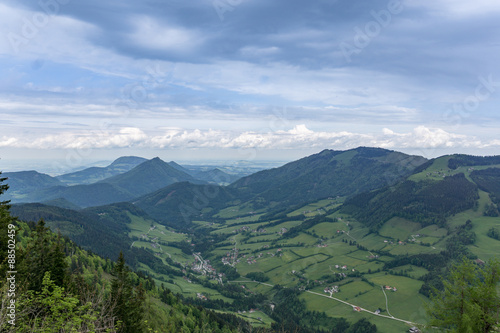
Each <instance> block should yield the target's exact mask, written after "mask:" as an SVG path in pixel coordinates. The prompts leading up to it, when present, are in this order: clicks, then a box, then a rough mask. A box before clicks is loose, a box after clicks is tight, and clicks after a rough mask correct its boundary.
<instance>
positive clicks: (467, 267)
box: [427, 259, 500, 333]
mask: <svg viewBox="0 0 500 333" xmlns="http://www.w3.org/2000/svg"><path fill="white" fill-rule="evenodd" d="M499 282H500V262H499V261H491V262H489V263H488V264H487V265H486V266H484V267H480V266H478V265H475V264H474V263H473V262H472V261H470V260H468V259H463V260H462V261H461V262H459V263H457V264H455V265H453V267H452V268H451V269H450V273H449V276H448V277H447V278H446V279H443V285H444V290H442V291H439V290H434V293H433V295H432V296H431V300H432V303H431V305H429V307H428V309H427V311H428V314H429V316H430V317H431V318H432V319H431V321H430V325H431V326H437V327H440V328H444V329H447V330H448V331H450V332H457V333H465V332H471V333H472V332H474V333H478V332H492V331H493V327H494V326H495V325H497V324H498V318H499V317H500V297H499V295H498V291H497V289H496V287H497V284H498V283H499Z"/></svg>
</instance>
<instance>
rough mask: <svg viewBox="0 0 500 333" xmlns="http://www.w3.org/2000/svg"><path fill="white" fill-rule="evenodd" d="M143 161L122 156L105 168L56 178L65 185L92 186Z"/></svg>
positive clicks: (134, 157)
mask: <svg viewBox="0 0 500 333" xmlns="http://www.w3.org/2000/svg"><path fill="white" fill-rule="evenodd" d="M145 161H147V159H145V158H142V157H136V156H123V157H120V158H118V159H116V160H115V161H114V162H113V163H111V164H110V165H108V166H106V167H91V168H87V169H84V170H81V171H77V172H72V173H68V174H64V175H60V176H57V177H56V178H57V179H59V180H60V181H61V182H62V183H64V184H67V185H82V184H92V183H96V182H98V181H100V180H103V179H106V178H109V177H113V176H116V175H119V174H122V173H125V172H127V171H130V170H131V169H133V168H134V167H136V166H137V165H139V164H141V163H143V162H145Z"/></svg>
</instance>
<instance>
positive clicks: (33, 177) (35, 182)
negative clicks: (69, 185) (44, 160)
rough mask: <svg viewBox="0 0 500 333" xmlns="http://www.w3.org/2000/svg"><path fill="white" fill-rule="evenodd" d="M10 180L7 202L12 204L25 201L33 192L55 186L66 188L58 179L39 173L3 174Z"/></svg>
mask: <svg viewBox="0 0 500 333" xmlns="http://www.w3.org/2000/svg"><path fill="white" fill-rule="evenodd" d="M2 176H3V177H6V178H8V180H7V183H8V184H9V187H10V189H9V191H8V192H7V193H6V194H5V200H12V202H21V201H23V200H24V199H25V198H26V197H27V196H28V195H29V194H30V193H31V192H33V191H37V190H40V189H44V188H49V187H53V186H64V184H63V183H61V182H60V181H59V180H58V179H56V178H54V177H51V176H49V175H46V174H43V173H39V172H37V171H20V172H6V173H3V174H2Z"/></svg>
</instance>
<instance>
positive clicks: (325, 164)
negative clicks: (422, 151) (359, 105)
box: [230, 147, 427, 204]
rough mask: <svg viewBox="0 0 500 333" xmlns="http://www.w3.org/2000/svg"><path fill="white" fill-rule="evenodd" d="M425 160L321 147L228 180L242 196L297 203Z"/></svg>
mask: <svg viewBox="0 0 500 333" xmlns="http://www.w3.org/2000/svg"><path fill="white" fill-rule="evenodd" d="M426 161H427V160H426V159H425V158H423V157H420V156H410V155H406V154H403V153H399V152H395V151H391V150H385V149H379V148H364V147H360V148H356V149H352V150H348V151H334V150H324V151H322V152H320V153H318V154H315V155H311V156H308V157H305V158H302V159H300V160H298V161H295V162H291V163H288V164H286V165H284V166H282V167H279V168H274V169H270V170H264V171H261V172H257V173H255V174H253V175H250V176H248V177H244V178H241V179H240V180H238V181H236V182H235V183H233V184H231V185H230V187H231V188H235V189H238V190H239V191H240V193H241V194H242V199H246V200H248V199H252V198H259V200H262V199H263V200H265V201H266V202H282V203H285V204H297V203H302V202H307V201H313V200H317V199H321V198H327V197H336V196H353V195H355V194H357V193H362V192H365V191H369V190H373V189H376V188H379V187H382V186H384V185H387V184H393V183H395V182H396V181H398V180H400V179H404V178H405V177H406V176H408V175H410V174H411V173H412V172H413V170H414V169H415V168H416V167H418V166H420V165H422V164H423V163H425V162H426Z"/></svg>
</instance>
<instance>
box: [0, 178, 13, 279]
mask: <svg viewBox="0 0 500 333" xmlns="http://www.w3.org/2000/svg"><path fill="white" fill-rule="evenodd" d="M1 174H2V172H0V195H2V194H3V193H4V192H5V191H7V190H8V189H9V185H7V184H2V183H3V182H4V181H5V180H7V178H2V177H1ZM9 208H10V205H9V201H0V276H5V272H6V270H7V267H6V261H7V258H8V256H7V254H8V242H9V241H8V240H9V236H8V235H9V234H8V232H7V230H9V229H8V226H9V224H12V223H13V222H14V219H13V218H12V217H11V216H10V214H9Z"/></svg>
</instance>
